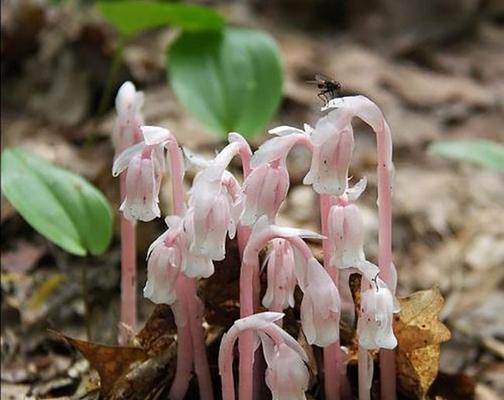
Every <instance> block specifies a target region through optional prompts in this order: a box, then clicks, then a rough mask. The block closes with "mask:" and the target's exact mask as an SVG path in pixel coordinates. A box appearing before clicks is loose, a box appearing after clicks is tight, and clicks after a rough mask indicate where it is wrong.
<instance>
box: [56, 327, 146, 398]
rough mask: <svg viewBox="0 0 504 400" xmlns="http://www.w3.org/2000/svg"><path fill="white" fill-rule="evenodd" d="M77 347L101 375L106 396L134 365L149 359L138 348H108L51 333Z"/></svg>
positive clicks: (101, 390) (101, 388)
mask: <svg viewBox="0 0 504 400" xmlns="http://www.w3.org/2000/svg"><path fill="white" fill-rule="evenodd" d="M51 332H53V333H55V334H56V335H58V336H60V337H62V338H63V339H65V340H66V341H67V342H68V343H70V344H71V345H72V346H73V347H75V348H76V349H77V350H78V351H79V352H80V353H81V354H82V355H83V356H84V357H85V358H86V359H87V360H88V361H89V363H90V364H91V367H92V368H94V369H95V370H96V371H97V372H98V375H100V381H101V385H100V392H101V393H102V395H103V396H106V395H107V394H108V393H109V392H110V391H111V390H112V389H113V387H114V385H115V383H116V382H117V381H118V380H119V379H120V378H121V377H122V376H124V375H125V374H127V373H128V372H129V370H130V369H131V368H132V365H133V364H134V363H136V362H139V361H144V360H146V359H147V354H146V352H145V351H144V350H143V349H141V348H138V347H123V346H106V345H103V344H99V343H92V342H87V341H85V340H79V339H74V338H71V337H69V336H66V335H63V334H61V333H59V332H55V331H51Z"/></svg>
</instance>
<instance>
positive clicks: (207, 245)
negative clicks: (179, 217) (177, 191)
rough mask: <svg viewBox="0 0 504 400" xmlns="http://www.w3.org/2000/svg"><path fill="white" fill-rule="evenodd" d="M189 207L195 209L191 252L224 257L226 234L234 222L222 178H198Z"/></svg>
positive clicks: (219, 257) (219, 258)
mask: <svg viewBox="0 0 504 400" xmlns="http://www.w3.org/2000/svg"><path fill="white" fill-rule="evenodd" d="M189 206H190V207H191V209H192V210H193V213H194V216H193V221H192V223H193V232H194V235H193V237H192V238H191V239H192V242H191V247H190V249H189V250H190V251H191V253H193V254H195V255H200V256H204V257H209V258H211V259H212V260H223V259H224V257H225V254H226V248H225V245H226V235H227V233H228V230H229V228H230V226H233V227H234V226H235V225H234V223H232V218H231V208H232V204H230V201H229V197H228V194H227V192H226V190H225V189H224V187H223V186H222V183H221V182H220V181H214V182H212V181H203V180H201V181H199V182H198V183H197V184H195V185H194V186H193V189H192V192H191V198H190V200H189Z"/></svg>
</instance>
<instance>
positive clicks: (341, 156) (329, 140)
mask: <svg viewBox="0 0 504 400" xmlns="http://www.w3.org/2000/svg"><path fill="white" fill-rule="evenodd" d="M310 139H311V142H312V143H313V154H312V161H311V167H310V170H309V171H308V174H307V175H306V176H305V177H304V179H303V183H304V184H305V185H310V184H311V185H312V186H313V190H315V191H316V192H317V193H321V194H323V193H324V194H332V195H334V196H341V195H342V194H343V193H344V192H345V190H346V188H347V180H348V167H349V165H350V160H351V158H352V152H353V147H354V137H353V129H352V126H351V125H350V120H349V119H348V118H345V115H344V114H343V113H341V112H340V111H339V110H334V111H331V112H330V113H329V114H327V115H326V116H324V117H322V118H320V119H319V121H318V122H317V124H316V126H315V130H314V131H313V133H312V135H311V138H310Z"/></svg>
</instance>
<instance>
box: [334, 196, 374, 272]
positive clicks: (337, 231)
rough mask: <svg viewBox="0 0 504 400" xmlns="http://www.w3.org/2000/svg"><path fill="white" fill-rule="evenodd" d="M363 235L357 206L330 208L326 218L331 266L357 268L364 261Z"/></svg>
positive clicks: (360, 216)
mask: <svg viewBox="0 0 504 400" xmlns="http://www.w3.org/2000/svg"><path fill="white" fill-rule="evenodd" d="M364 234H365V232H364V223H363V220H362V215H361V213H360V210H359V207H357V205H355V204H346V205H338V204H336V205H334V206H332V207H331V209H330V210H329V216H328V237H329V240H330V242H331V249H332V254H331V265H332V266H334V267H336V268H340V269H342V268H350V267H357V265H358V264H359V263H360V262H361V261H363V260H364V259H365V257H364Z"/></svg>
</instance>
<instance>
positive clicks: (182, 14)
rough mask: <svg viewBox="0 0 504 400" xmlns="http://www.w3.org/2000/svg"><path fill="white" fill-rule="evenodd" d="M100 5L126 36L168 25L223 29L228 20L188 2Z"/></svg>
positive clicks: (212, 11)
mask: <svg viewBox="0 0 504 400" xmlns="http://www.w3.org/2000/svg"><path fill="white" fill-rule="evenodd" d="M97 7H98V10H99V11H100V12H101V14H102V15H103V16H104V17H105V18H106V19H107V21H108V22H109V23H110V24H111V25H112V26H114V27H115V28H116V29H117V30H118V31H119V32H120V33H121V34H123V35H125V36H130V35H134V34H136V33H139V32H141V31H145V30H148V29H152V28H158V27H160V26H167V25H170V26H174V27H177V28H180V29H182V30H185V31H208V30H220V29H222V28H223V27H224V22H225V21H224V18H223V17H222V16H221V15H219V14H218V13H217V12H215V11H214V10H212V9H210V8H206V7H201V6H194V5H188V4H166V3H155V2H147V1H134V0H124V1H114V2H108V1H99V2H98V3H97Z"/></svg>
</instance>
